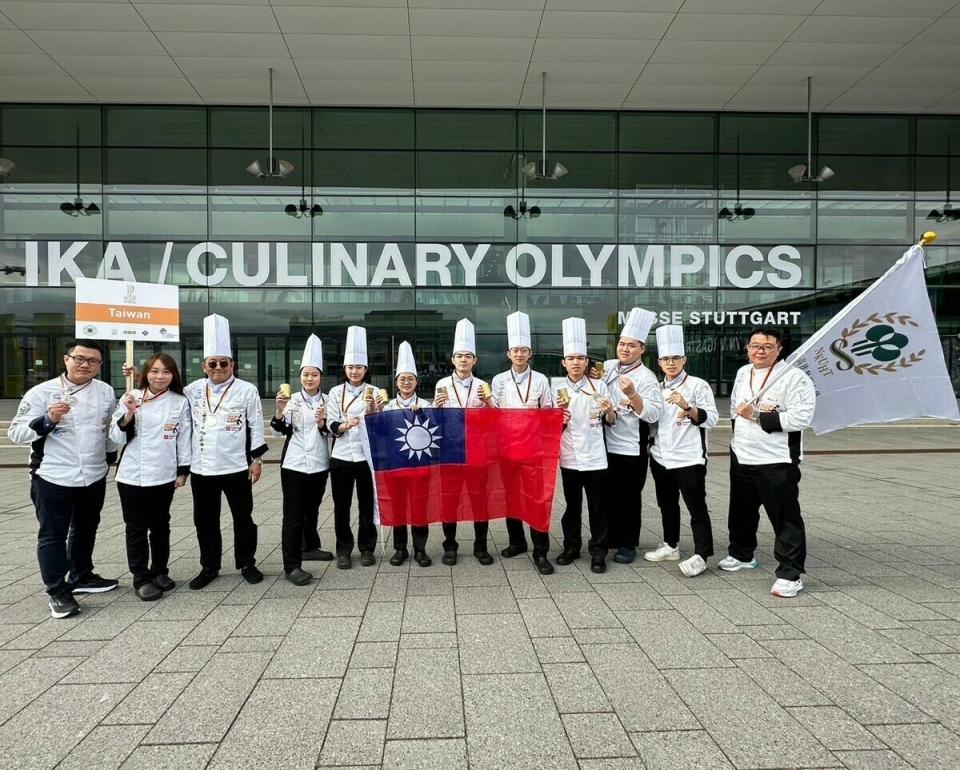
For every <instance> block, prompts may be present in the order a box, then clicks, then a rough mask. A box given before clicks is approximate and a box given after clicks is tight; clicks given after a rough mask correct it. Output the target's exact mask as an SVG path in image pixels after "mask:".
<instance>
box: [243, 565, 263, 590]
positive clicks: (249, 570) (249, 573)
mask: <svg viewBox="0 0 960 770" xmlns="http://www.w3.org/2000/svg"><path fill="white" fill-rule="evenodd" d="M240 574H241V575H243V579H244V580H246V581H247V582H248V583H249V584H250V585H253V584H254V583H259V582H260V581H261V580H263V573H262V572H261V571H260V570H258V569H257V568H256V567H255V566H254V565H253V564H250V565H248V566H246V567H244V568H243V569H242V570H240Z"/></svg>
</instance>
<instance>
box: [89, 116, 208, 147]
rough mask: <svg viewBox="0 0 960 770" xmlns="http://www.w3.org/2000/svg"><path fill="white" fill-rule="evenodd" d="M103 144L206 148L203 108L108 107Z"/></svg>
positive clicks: (205, 124)
mask: <svg viewBox="0 0 960 770" xmlns="http://www.w3.org/2000/svg"><path fill="white" fill-rule="evenodd" d="M105 119H106V125H107V144H108V145H110V146H113V147H206V145H207V111H206V108H204V107H145V106H136V107H108V108H107V110H106V116H105Z"/></svg>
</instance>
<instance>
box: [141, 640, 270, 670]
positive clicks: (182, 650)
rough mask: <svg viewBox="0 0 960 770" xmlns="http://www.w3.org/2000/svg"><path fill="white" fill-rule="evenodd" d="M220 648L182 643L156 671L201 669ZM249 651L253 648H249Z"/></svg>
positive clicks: (161, 662) (210, 645)
mask: <svg viewBox="0 0 960 770" xmlns="http://www.w3.org/2000/svg"><path fill="white" fill-rule="evenodd" d="M219 649H220V648H218V647H217V646H216V645H212V644H207V645H202V646H193V645H181V646H179V647H177V648H176V649H175V650H173V651H172V652H171V653H170V654H169V655H167V657H165V658H164V659H163V660H162V661H160V663H159V664H158V665H157V667H156V669H155V670H156V671H199V670H200V669H202V668H203V667H204V666H205V665H207V661H209V660H210V658H212V657H213V655H214V653H215V652H217V651H218V650H219ZM246 651H247V652H252V650H249V649H247V650H246Z"/></svg>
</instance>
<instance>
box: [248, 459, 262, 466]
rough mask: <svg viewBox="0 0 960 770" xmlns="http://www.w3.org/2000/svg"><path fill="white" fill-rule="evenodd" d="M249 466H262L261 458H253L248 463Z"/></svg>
mask: <svg viewBox="0 0 960 770" xmlns="http://www.w3.org/2000/svg"><path fill="white" fill-rule="evenodd" d="M250 464H251V465H253V464H257V465H263V458H262V457H254V458H253V460H251V461H250Z"/></svg>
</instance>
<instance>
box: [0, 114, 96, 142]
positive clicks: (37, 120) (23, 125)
mask: <svg viewBox="0 0 960 770" xmlns="http://www.w3.org/2000/svg"><path fill="white" fill-rule="evenodd" d="M78 131H79V137H80V145H81V146H84V147H90V146H96V145H99V144H100V108H99V107H93V106H60V105H32V104H31V105H27V104H24V105H20V104H8V105H5V106H4V107H3V143H4V144H15V145H17V144H19V145H31V146H34V147H37V146H40V147H42V146H54V147H76V145H77V132H78Z"/></svg>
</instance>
